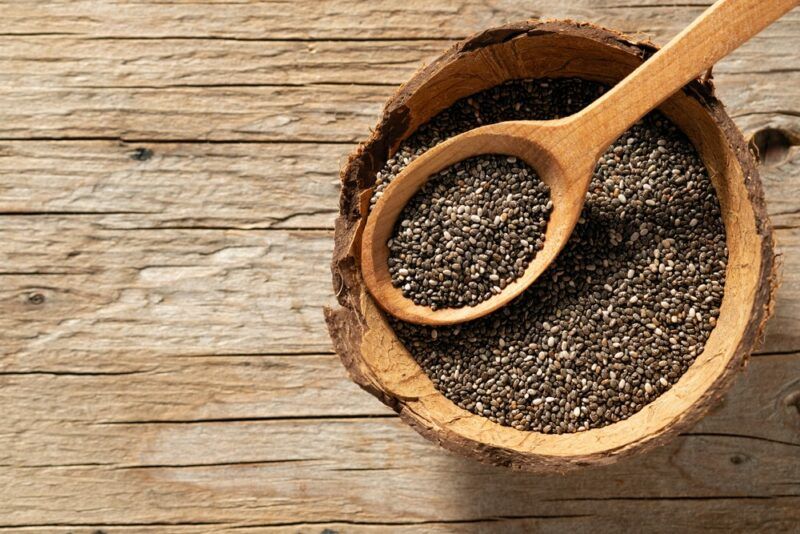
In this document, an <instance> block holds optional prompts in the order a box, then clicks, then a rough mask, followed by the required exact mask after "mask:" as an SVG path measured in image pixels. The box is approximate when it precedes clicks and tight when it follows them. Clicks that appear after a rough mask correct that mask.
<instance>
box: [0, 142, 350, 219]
mask: <svg viewBox="0 0 800 534" xmlns="http://www.w3.org/2000/svg"><path fill="white" fill-rule="evenodd" d="M349 148H350V147H348V146H342V145H335V144H334V145H325V144H311V145H309V144H285V143H279V144H263V145H249V144H193V143H190V144H168V143H158V144H152V143H144V144H128V143H119V142H112V141H83V142H80V141H76V142H68V143H64V142H24V141H13V142H0V212H2V213H103V212H106V213H108V212H112V213H120V212H124V213H129V214H133V215H136V217H134V218H133V220H134V224H135V225H137V226H139V227H164V226H171V227H174V226H182V227H189V226H203V227H216V228H219V227H226V228H232V229H233V228H333V220H334V217H335V216H336V214H337V213H338V195H339V178H338V176H337V169H338V167H339V162H340V161H341V160H342V159H343V158H344V157H345V156H346V152H347V151H348V150H349ZM298 176H302V179H298Z"/></svg>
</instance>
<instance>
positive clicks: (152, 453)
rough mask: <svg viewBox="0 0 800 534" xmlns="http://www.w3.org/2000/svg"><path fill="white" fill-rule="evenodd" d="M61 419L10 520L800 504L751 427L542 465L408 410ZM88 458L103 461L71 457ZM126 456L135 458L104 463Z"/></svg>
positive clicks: (4, 476)
mask: <svg viewBox="0 0 800 534" xmlns="http://www.w3.org/2000/svg"><path fill="white" fill-rule="evenodd" d="M42 430H45V429H42ZM47 430H48V431H49V433H48V435H47V436H40V437H39V439H35V438H36V436H31V437H30V438H29V439H25V442H26V443H28V444H30V445H34V444H35V445H36V446H37V447H39V448H38V449H36V450H37V451H39V453H38V455H39V456H40V458H39V459H40V460H41V461H43V462H47V458H48V457H56V458H57V462H56V463H52V464H51V463H43V464H39V465H37V466H30V467H16V466H11V467H4V468H3V469H2V471H0V497H2V499H0V513H2V517H3V518H4V524H7V525H25V524H36V523H37V522H40V521H42V514H45V517H46V520H47V521H48V522H52V523H55V524H64V523H66V524H69V523H70V522H73V521H75V520H76V519H75V518H80V522H81V523H82V524H87V523H89V524H91V523H112V524H113V523H114V522H115V520H116V521H119V518H120V517H123V518H124V520H123V521H124V522H127V523H133V524H136V523H144V524H147V523H148V522H160V523H167V524H169V523H180V522H190V521H191V522H198V523H223V524H224V523H237V522H241V521H242V514H243V510H246V520H247V521H249V522H254V523H259V524H281V523H287V522H288V523H295V522H305V521H312V522H318V521H321V522H335V521H341V520H348V519H349V520H355V521H357V522H377V523H384V522H392V521H397V518H402V521H405V522H421V521H464V520H476V519H482V518H486V517H497V516H500V517H518V516H542V515H601V516H602V515H606V514H609V515H611V516H612V517H613V515H616V514H618V513H620V512H622V511H623V510H625V509H627V510H628V511H629V512H631V513H633V515H634V516H635V517H637V518H638V520H639V521H641V520H642V519H641V518H642V516H643V515H645V511H646V510H647V509H648V504H649V505H650V506H654V502H663V501H670V500H676V501H682V502H683V503H684V505H685V503H688V502H689V501H700V502H704V503H706V506H707V507H710V508H712V509H716V510H717V511H723V510H727V511H731V512H734V511H735V510H736V509H737V508H738V506H739V505H741V504H742V502H744V503H747V502H749V501H762V500H769V501H770V502H772V503H773V504H777V503H780V502H781V501H782V500H783V499H785V500H787V501H788V502H787V503H786V504H791V505H792V506H793V508H791V509H787V510H785V511H783V512H780V515H779V517H781V518H783V519H789V518H793V519H794V520H797V518H798V513H800V510H798V506H797V505H798V503H800V496H798V495H799V494H798V489H799V488H798V483H797V480H798V478H797V477H798V475H800V466H798V464H797V462H795V461H794V460H795V459H796V457H797V450H798V449H797V446H796V445H786V444H780V443H771V442H766V441H763V440H758V439H749V438H742V437H737V436H706V435H686V436H683V437H679V438H677V439H676V440H675V441H673V442H672V443H671V444H670V445H667V446H664V447H662V448H660V449H659V450H658V451H655V452H654V453H652V454H648V455H645V456H642V457H639V458H636V459H631V460H629V461H625V462H621V463H619V464H616V465H614V466H609V467H605V468H600V469H594V470H586V471H582V472H576V473H573V474H570V475H568V476H563V475H550V476H541V475H538V476H531V475H526V474H520V473H513V472H509V471H506V470H502V469H497V468H490V467H486V466H482V465H479V464H475V463H473V462H469V461H467V460H463V459H460V458H457V457H454V456H452V455H449V454H444V453H442V452H438V451H435V450H432V447H433V445H431V444H430V443H428V442H426V441H424V440H423V438H421V437H420V436H418V435H416V434H414V433H413V432H411V431H410V430H409V429H408V428H407V427H405V426H404V425H403V423H402V422H400V421H399V420H397V419H388V420H387V419H379V420H367V419H364V420H338V421H330V420H320V421H313V422H312V421H308V422H306V423H305V424H304V425H298V424H296V423H295V422H280V421H279V422H241V423H236V424H230V423H196V424H180V425H163V424H161V425H109V426H106V425H96V426H95V427H93V429H92V432H90V433H89V432H87V431H86V429H85V428H80V427H76V426H74V425H70V424H62V425H59V426H57V427H52V428H50V429H47ZM133 436H135V439H132V437H133ZM3 441H8V439H5V437H4V439H3ZM74 449H81V450H80V451H78V450H74ZM29 450H30V449H29ZM92 453H93V454H92ZM80 456H83V457H86V458H87V459H88V460H89V461H88V462H87V464H89V465H87V464H83V465H69V464H70V463H71V461H70V459H72V458H76V457H80ZM112 457H124V458H125V459H123V460H122V461H121V462H112V463H110V464H108V465H91V464H98V463H100V464H103V463H104V462H105V461H107V460H109V459H110V458H112ZM126 460H127V461H126ZM188 495H190V496H191V498H188V499H187V496H188ZM87 496H91V498H87ZM642 501H645V504H642ZM725 502H727V504H725V505H722V503H725ZM714 503H716V505H717V506H720V508H715V504H714ZM778 509H780V507H778Z"/></svg>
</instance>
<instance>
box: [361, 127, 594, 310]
mask: <svg viewBox="0 0 800 534" xmlns="http://www.w3.org/2000/svg"><path fill="white" fill-rule="evenodd" d="M575 117H578V116H577V115H576V116H575ZM575 120H576V119H575V118H573V117H569V118H566V119H559V120H552V121H509V122H504V123H499V124H491V125H488V126H483V127H481V128H476V129H474V130H470V131H468V132H465V133H463V134H461V135H458V136H456V137H452V138H450V139H448V140H447V141H444V142H443V143H440V144H439V145H437V146H435V147H434V148H432V149H431V150H429V151H427V152H426V153H425V157H424V158H418V159H416V160H415V161H413V162H411V163H410V164H409V165H408V166H407V167H406V168H405V169H404V170H403V172H401V173H400V174H399V175H398V176H397V177H396V178H395V179H394V180H393V181H392V183H390V184H389V185H388V186H387V188H386V189H385V190H384V193H383V195H382V196H381V198H380V199H378V202H377V203H376V204H375V207H374V208H373V210H372V213H371V214H370V217H369V219H368V220H367V225H366V226H365V228H364V233H363V237H362V252H361V254H362V255H361V262H362V272H363V276H364V282H365V284H366V285H367V287H368V288H369V290H370V292H371V293H372V294H373V295H381V299H380V302H381V305H382V307H383V308H384V309H385V310H386V311H387V312H389V313H391V314H392V315H394V316H395V317H397V318H398V319H402V320H404V321H409V322H419V323H423V324H431V325H448V324H456V323H461V322H464V321H469V320H470V319H473V318H475V317H476V316H478V317H479V316H482V315H486V314H488V313H491V312H493V311H495V310H497V309H499V308H501V307H503V306H505V305H506V304H508V303H509V302H510V301H512V300H513V299H515V298H516V297H518V296H519V295H520V294H521V293H522V292H523V291H525V289H526V288H527V287H528V286H529V285H530V284H531V283H533V281H534V280H536V279H537V278H538V277H539V276H541V274H542V273H543V272H544V271H545V270H546V269H547V267H548V266H549V265H550V264H551V263H552V262H553V260H554V259H555V257H556V256H558V253H559V252H561V249H562V248H563V247H564V245H565V244H566V243H567V241H568V240H569V236H570V234H571V233H572V229H573V228H574V227H575V224H576V223H577V222H578V219H579V217H580V213H581V209H582V207H583V197H584V196H585V195H586V190H587V189H588V187H589V183H590V181H591V173H592V171H593V169H594V166H595V163H596V161H597V156H598V155H597V154H595V153H594V152H591V153H590V152H585V153H582V154H581V156H582V157H577V158H573V160H572V161H571V162H568V161H565V160H566V158H567V157H568V156H566V155H565V154H563V151H564V150H565V147H566V145H565V144H564V143H559V142H556V140H557V139H558V138H559V137H558V136H559V134H560V133H563V131H564V130H565V128H568V127H569V125H570V124H571V123H572V122H573V121H575ZM481 154H499V155H503V156H513V157H516V158H519V159H521V160H522V161H524V162H525V163H527V164H528V165H530V166H531V167H532V168H534V169H535V170H536V172H537V174H538V176H539V178H540V179H541V180H542V181H543V182H544V183H545V184H546V185H547V186H548V187H549V188H550V199H551V200H552V202H553V210H552V212H551V213H550V217H549V220H548V224H547V230H546V232H545V236H544V247H543V248H542V249H541V250H539V251H538V252H537V253H536V255H535V257H534V258H533V259H531V261H530V263H529V264H528V266H527V268H526V269H525V271H524V272H523V274H522V276H520V277H519V278H517V279H516V280H514V281H512V282H510V283H509V284H508V285H507V286H506V287H505V288H504V289H503V291H501V292H500V293H497V294H495V295H493V296H491V297H490V298H488V299H486V300H484V301H482V302H480V303H478V304H476V305H475V306H465V307H462V308H440V309H437V310H434V309H432V308H429V307H428V306H421V305H419V304H415V303H414V302H413V301H412V300H410V299H408V298H406V297H405V296H404V295H403V291H402V289H400V288H399V287H394V285H393V284H392V276H391V274H390V272H389V263H388V260H389V247H388V245H387V242H388V240H389V239H390V238H391V236H392V233H393V232H394V228H395V226H396V224H397V220H398V218H399V217H400V214H401V213H402V211H403V208H404V207H405V205H406V204H407V203H408V202H409V201H410V200H411V198H412V197H413V196H414V195H415V194H416V193H417V192H418V191H419V190H420V189H421V188H422V187H423V186H424V185H425V184H426V183H427V182H428V180H429V179H430V178H431V177H433V176H435V175H436V173H438V172H439V171H442V170H444V169H446V168H448V167H450V166H451V165H454V164H455V163H458V162H459V161H462V160H465V159H468V158H471V157H473V156H479V155H481ZM576 200H578V201H576Z"/></svg>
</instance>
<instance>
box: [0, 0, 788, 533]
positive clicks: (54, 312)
mask: <svg viewBox="0 0 800 534" xmlns="http://www.w3.org/2000/svg"><path fill="white" fill-rule="evenodd" d="M709 4H710V2H689V3H686V4H685V5H684V4H683V3H681V4H680V5H676V4H672V3H670V4H669V5H667V4H664V3H663V2H656V1H655V0H636V1H635V2H625V1H614V0H602V1H599V2H598V1H589V0H572V1H569V2H559V3H554V2H546V1H544V0H530V1H525V2H522V1H518V0H490V1H488V2H487V1H479V0H466V1H464V0H458V1H456V0H444V1H441V2H428V1H425V2H423V1H421V0H410V1H408V2H404V3H403V4H402V6H398V5H397V3H396V2H389V0H376V1H372V2H360V1H356V0H348V1H344V0H325V1H322V2H306V1H301V2H291V3H287V2H279V1H258V2H246V1H226V2H214V3H209V2H203V1H199V0H198V1H194V0H187V1H178V0H166V1H163V0H160V1H155V0H153V1H145V0H141V1H137V2H121V1H116V2H95V1H91V0H77V1H56V0H43V1H41V2H36V3H35V5H32V4H29V3H24V2H16V1H12V0H5V1H0V13H2V17H0V102H2V103H3V104H2V105H0V338H2V343H0V402H1V403H2V406H3V414H4V421H6V422H4V424H3V425H0V443H2V446H0V464H2V467H0V530H3V531H8V532H61V533H66V532H74V533H80V534H89V533H94V532H95V531H96V530H98V529H100V530H104V531H105V532H109V533H110V532H164V531H165V530H168V531H170V532H187V533H189V532H191V533H194V532H209V531H214V532H218V531H230V532H233V531H241V530H244V531H254V532H261V531H266V532H313V533H315V534H317V533H320V532H323V531H325V529H330V530H332V531H335V532H363V533H370V534H371V533H377V532H385V531H387V530H389V531H398V532H418V531H420V530H421V529H424V530H426V531H431V532H452V531H460V532H487V531H489V532H491V531H498V532H528V531H530V530H532V529H536V530H541V531H544V532H548V531H559V532H561V531H564V530H566V529H569V530H574V531H577V532H581V531H597V530H612V529H619V528H620V527H622V528H628V529H629V530H632V529H645V528H647V529H649V530H652V531H666V530H670V527H674V528H676V529H684V530H692V529H698V528H701V527H709V528H721V529H727V530H733V531H735V530H750V531H772V532H775V531H790V530H791V529H792V528H794V526H795V525H796V524H797V522H798V521H800V518H798V512H797V510H798V508H800V507H799V506H798V498H797V497H795V496H794V495H797V494H800V487H799V486H798V484H797V481H798V480H800V476H799V475H798V473H797V470H796V467H797V462H796V458H797V449H796V446H795V445H796V444H797V443H798V441H797V436H798V429H799V428H800V412H798V411H797V408H796V403H795V401H794V399H795V397H794V396H793V395H796V392H797V391H798V390H799V389H800V384H798V382H797V377H798V376H800V370H798V368H797V365H796V362H797V361H798V360H797V358H798V353H800V334H798V333H797V332H798V331H800V329H798V326H800V269H797V267H796V266H797V265H798V264H800V235H798V232H799V231H798V227H800V212H798V210H797V206H798V202H800V199H799V198H798V194H800V193H799V192H800V187H799V186H798V183H800V182H798V180H800V151H799V150H798V149H797V148H795V149H792V151H791V152H790V154H789V156H788V158H787V160H786V161H785V162H784V163H782V164H779V165H776V166H774V167H770V168H768V169H766V171H765V172H764V173H763V177H764V183H765V187H766V194H767V199H768V202H769V207H770V211H771V214H772V216H773V222H774V223H775V224H776V226H777V227H778V228H779V231H778V235H777V237H778V241H779V245H780V247H781V250H782V251H783V261H784V264H785V266H784V276H783V279H784V282H783V285H782V287H781V289H780V292H779V295H778V305H777V310H776V317H775V318H774V320H773V321H772V322H771V323H770V325H769V329H768V336H767V343H766V345H765V347H764V349H763V350H764V351H765V352H768V353H771V354H775V353H779V352H786V353H788V354H784V355H771V356H757V357H755V358H753V360H752V361H751V364H750V366H749V368H748V369H747V370H746V371H745V373H744V375H743V376H742V377H741V379H740V380H739V381H738V382H737V384H736V385H735V387H734V389H733V391H732V392H731V394H730V395H729V396H728V398H727V400H726V401H725V405H724V406H723V407H722V408H720V409H719V410H718V411H717V412H716V413H715V414H713V415H712V416H710V417H708V418H706V419H704V420H703V421H702V422H701V424H700V425H699V426H698V427H696V428H695V429H693V430H692V434H700V435H692V436H684V437H681V438H679V439H678V440H677V441H676V442H675V443H674V444H673V445H671V446H669V447H667V448H665V449H663V450H660V451H658V452H657V453H655V454H653V455H650V456H647V457H645V458H642V459H640V460H637V461H636V462H631V463H629V464H628V463H626V464H624V465H620V466H618V467H617V468H614V469H612V470H604V469H600V470H592V471H587V472H585V473H583V474H580V475H577V476H572V475H570V476H569V477H565V478H556V477H554V478H549V479H547V480H544V481H542V480H540V479H538V478H536V479H535V478H533V477H526V476H524V475H518V474H513V473H506V472H504V471H499V470H494V469H489V468H485V467H481V466H476V465H474V464H471V463H469V462H464V461H461V460H458V459H456V458H454V457H451V456H449V455H447V454H445V453H443V452H441V451H439V450H437V449H436V448H435V447H433V446H431V445H429V444H428V443H426V442H424V441H423V440H422V439H421V438H419V437H418V436H416V434H414V433H413V432H411V431H410V430H408V429H407V427H405V425H403V424H401V423H400V422H399V421H398V420H396V419H395V418H394V417H393V416H390V417H385V416H386V415H388V410H386V409H385V408H384V407H383V406H382V405H381V404H379V403H378V402H377V401H375V400H374V399H372V398H371V397H370V396H368V395H366V394H365V393H363V392H360V391H359V390H358V388H357V387H356V386H354V385H353V384H352V383H350V382H349V381H348V380H347V379H346V377H345V374H344V370H343V369H342V368H341V367H340V365H339V364H338V362H337V361H336V360H335V357H334V356H333V355H332V354H330V351H331V346H330V341H329V339H328V337H327V334H326V333H325V329H324V325H323V319H322V314H321V311H320V309H319V308H320V307H321V306H322V305H324V304H325V303H328V302H330V301H331V299H332V295H331V290H330V285H329V271H328V261H329V257H330V247H331V240H330V234H329V233H328V232H327V230H328V229H330V228H331V222H332V216H331V213H333V212H335V211H336V196H337V191H336V187H335V186H334V184H335V183H336V182H337V178H336V171H337V169H338V166H339V161H340V158H341V157H342V155H344V154H346V153H347V152H349V149H350V148H351V147H350V144H351V143H352V142H354V141H356V140H358V139H362V138H364V137H365V136H366V135H367V133H368V130H369V128H370V127H371V126H373V125H374V123H375V121H376V118H377V115H378V113H379V111H380V108H381V106H382V105H383V102H384V101H385V99H386V98H387V96H388V95H389V94H390V93H391V92H392V90H393V87H392V86H393V85H395V84H398V83H401V82H402V81H404V80H405V79H407V78H408V77H409V76H410V75H411V73H412V72H413V70H414V69H415V68H416V67H417V65H418V64H420V63H422V62H424V61H429V60H430V58H432V57H433V56H435V55H436V54H437V53H438V51H439V50H440V49H442V48H444V47H446V46H448V45H449V43H450V42H451V41H453V40H455V39H457V38H460V37H463V36H466V35H468V34H470V33H472V32H474V31H477V30H480V29H482V28H484V27H487V26H490V25H496V24H500V23H504V22H507V21H511V20H516V19H521V18H526V17H528V16H536V15H545V16H569V17H573V18H579V19H584V20H594V21H597V22H600V23H601V24H605V25H608V26H612V27H615V28H619V29H622V30H626V31H629V32H642V33H644V34H648V35H651V36H652V37H653V38H654V39H656V40H657V41H658V42H661V43H664V42H666V40H667V39H668V38H669V37H671V36H672V35H674V33H675V32H676V31H677V30H678V29H680V28H681V27H683V26H685V25H686V24H687V23H688V22H689V21H691V20H692V19H693V18H694V17H696V16H697V15H698V14H699V13H700V12H701V11H702V10H703V9H704V8H705V7H706V6H707V5H709ZM799 23H800V14H798V13H796V12H794V13H791V14H789V15H788V16H787V18H786V19H785V20H782V21H780V22H779V23H777V24H776V25H775V26H774V27H772V28H770V29H769V30H767V31H766V32H765V33H764V34H762V35H761V36H759V37H757V38H756V39H754V40H753V42H751V43H749V44H748V45H746V46H745V47H744V48H742V49H741V50H739V51H737V52H736V53H735V54H733V55H732V56H731V57H730V58H729V59H728V60H726V61H724V62H722V63H721V64H720V65H719V66H718V67H717V68H716V69H715V72H716V79H717V82H718V88H719V94H720V96H721V97H722V98H723V99H724V101H725V103H726V104H727V106H728V108H729V111H730V113H731V115H732V116H734V118H735V119H736V121H737V123H738V124H739V125H740V126H741V127H742V128H743V129H745V130H746V131H754V130H755V129H758V128H762V127H766V126H778V127H781V128H784V129H787V130H790V131H794V132H800V122H798V118H797V117H798V114H800V92H798V91H800V90H798V87H800V83H798V82H800V78H798V70H797V68H796V57H797V56H796V54H797V50H798V46H800V31H798V24H799ZM320 124H321V125H322V127H320V126H319V125H320ZM42 138H44V140H39V139H42ZM95 138H99V139H95ZM47 139H50V140H47ZM208 140H211V141H213V142H212V143H208V142H206V141H208ZM124 141H128V142H124ZM226 141H232V142H226ZM144 149H147V150H152V152H153V154H152V155H151V156H150V157H149V159H147V158H146V157H145V156H146V153H141V150H144ZM134 155H136V156H137V157H138V158H145V159H144V160H141V161H140V160H139V159H133V158H132V156H134ZM291 199H294V202H290V200H291ZM281 227H282V229H279V228H281ZM305 229H309V231H306V230H305ZM321 229H324V230H321ZM267 249H268V250H267ZM226 251H227V252H226ZM76 252H77V254H75V253H76ZM142 273H143V274H142ZM268 277H269V280H268V281H267V282H266V283H265V282H263V280H265V279H267V278H268ZM36 295H40V296H42V297H44V300H43V301H42V302H40V303H38V304H37V302H39V297H36ZM125 373H129V374H125ZM309 392H315V393H316V394H314V395H310V394H309ZM293 406H296V407H297V409H296V411H293V409H292V407H293ZM375 416H377V418H374V417H375ZM211 420H213V421H211ZM122 421H159V422H152V423H130V424H127V425H125V424H100V423H101V422H106V423H108V422H122ZM170 421H171V422H170ZM204 421H205V422H204ZM770 440H774V441H770ZM784 442H785V443H788V445H787V444H784ZM792 444H794V445H792ZM298 451H299V452H300V453H302V454H304V456H296V453H298ZM340 451H342V452H340ZM312 458H316V459H315V460H312ZM292 459H300V460H303V461H301V462H286V460H292ZM411 459H417V460H420V461H422V462H423V463H422V464H421V466H420V467H412V466H411V463H412V462H411ZM273 460H274V461H275V463H274V464H273V463H262V462H270V461H273ZM76 462H79V463H81V465H78V466H72V467H69V466H67V465H66V464H69V463H76ZM241 462H244V463H241ZM248 462H254V463H250V464H248ZM207 463H219V464H226V463H236V465H203V464H207ZM88 464H99V465H88ZM190 464H200V465H197V466H196V467H191V466H189V465H190ZM159 465H161V466H162V467H158V466H159ZM178 465H183V466H184V467H176V466H178ZM36 466H39V467H36ZM48 466H49V467H48ZM143 466H149V467H143ZM348 470H349V471H348ZM426 470H427V471H426ZM420 488H421V489H420ZM579 499H584V500H579ZM213 522H219V523H214V524H210V523H213ZM203 523H206V524H203ZM24 525H27V526H24ZM234 527H237V528H234ZM239 527H246V528H239Z"/></svg>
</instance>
